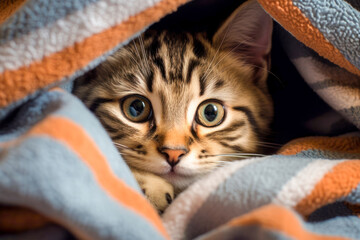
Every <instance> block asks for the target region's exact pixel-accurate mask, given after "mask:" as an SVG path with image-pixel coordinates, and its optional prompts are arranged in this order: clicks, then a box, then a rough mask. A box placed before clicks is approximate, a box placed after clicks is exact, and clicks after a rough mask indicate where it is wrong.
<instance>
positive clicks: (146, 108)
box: [75, 3, 272, 189]
mask: <svg viewBox="0 0 360 240" xmlns="http://www.w3.org/2000/svg"><path fill="white" fill-rule="evenodd" d="M244 9H245V10H244ZM259 10H261V9H259V6H258V5H254V4H253V3H252V4H247V5H245V6H243V7H241V8H240V9H239V10H237V11H236V12H235V13H234V14H233V15H232V16H231V17H230V18H229V19H228V21H227V22H226V23H225V24H224V25H223V26H222V27H221V28H220V29H219V31H218V32H217V33H216V34H215V35H214V37H213V39H211V40H208V39H207V38H206V37H205V36H204V35H203V34H196V35H191V34H189V33H171V32H167V31H164V32H151V31H148V32H146V33H145V34H143V35H141V36H140V37H139V38H137V39H135V40H133V41H132V42H130V43H129V44H128V45H127V46H125V47H124V48H122V49H120V50H119V51H117V52H116V53H115V54H113V55H112V56H110V57H109V58H108V59H107V61H106V62H104V63H103V64H101V65H100V66H99V67H97V68H96V69H95V70H94V71H93V72H92V73H90V75H88V76H85V78H86V81H87V83H84V84H82V83H81V82H80V84H77V86H76V89H75V94H76V95H78V96H80V98H82V100H83V101H84V102H85V103H86V104H87V106H88V107H89V108H90V109H91V110H92V111H93V112H94V113H95V114H96V115H97V117H98V118H99V119H100V121H101V122H102V124H103V126H104V127H105V129H106V130H107V131H108V133H109V135H110V136H111V138H112V140H113V142H114V143H115V145H116V146H117V147H118V149H119V151H120V153H121V154H122V156H123V158H124V159H125V160H126V162H127V163H128V165H129V166H130V167H131V168H135V169H139V170H143V171H148V172H151V173H154V174H156V175H159V176H161V177H163V178H165V179H167V180H168V181H169V182H170V183H171V184H172V185H174V187H175V188H176V189H183V188H185V187H187V186H188V185H189V184H190V183H192V182H193V181H194V180H196V179H197V178H199V177H201V176H203V175H204V174H207V173H208V172H210V171H212V170H213V169H215V168H217V167H219V166H221V165H222V164H223V163H224V162H226V161H229V160H234V159H239V158H237V157H231V156H230V155H233V154H234V153H256V152H258V151H259V148H258V142H259V138H260V137H261V135H262V134H264V133H265V132H266V131H267V130H268V125H269V122H270V121H271V118H272V103H271V99H270V97H269V94H268V91H267V87H266V77H267V66H268V61H267V59H268V54H269V49H270V37H271V20H270V21H269V18H268V17H267V16H266V15H265V13H263V12H262V13H261V14H259V16H257V18H256V19H255V20H254V22H255V23H253V22H250V23H249V22H248V19H247V17H245V18H244V17H243V15H244V14H251V15H253V12H254V11H255V12H259ZM249 11H250V13H248V12H249ZM251 11H253V12H251ZM260 12H261V11H260ZM263 20H264V21H265V23H266V24H265V25H266V26H267V27H268V28H269V29H267V30H262V29H260V31H261V33H260V34H258V33H254V31H253V30H254V27H255V26H256V28H258V27H259V25H264V23H263V22H264V21H263ZM245 23H246V26H245V27H244V29H242V27H236V29H233V28H234V27H233V26H238V24H245ZM249 29H251V30H249ZM256 30H257V31H258V30H259V29H256ZM239 38H240V40H239ZM83 81H84V79H83Z"/></svg>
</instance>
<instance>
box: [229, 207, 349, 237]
mask: <svg viewBox="0 0 360 240" xmlns="http://www.w3.org/2000/svg"><path fill="white" fill-rule="evenodd" d="M227 225H228V226H230V227H237V226H249V225H257V226H262V227H263V228H265V229H269V230H274V231H278V232H281V233H283V234H284V235H286V236H288V237H290V238H293V239H307V240H344V239H347V238H343V237H333V236H324V235H319V234H316V233H312V232H308V231H307V230H306V229H305V228H304V227H303V226H302V225H301V222H300V221H299V219H298V218H297V217H296V216H295V214H294V213H293V212H291V211H290V210H288V209H286V208H284V207H280V206H277V205H266V206H264V207H261V208H259V209H256V210H254V211H252V212H250V213H248V214H245V215H243V216H241V217H239V218H235V219H233V220H231V221H230V222H229V223H228V224H227Z"/></svg>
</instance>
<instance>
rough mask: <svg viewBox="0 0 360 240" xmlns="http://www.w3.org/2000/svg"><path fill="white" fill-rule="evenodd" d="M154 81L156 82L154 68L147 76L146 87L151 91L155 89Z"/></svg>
mask: <svg viewBox="0 0 360 240" xmlns="http://www.w3.org/2000/svg"><path fill="white" fill-rule="evenodd" d="M153 82H154V72H153V71H152V70H150V71H149V73H148V74H147V76H146V87H147V89H148V90H149V92H152V91H153Z"/></svg>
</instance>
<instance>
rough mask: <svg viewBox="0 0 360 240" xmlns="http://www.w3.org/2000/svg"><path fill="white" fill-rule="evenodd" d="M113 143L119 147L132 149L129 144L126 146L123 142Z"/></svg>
mask: <svg viewBox="0 0 360 240" xmlns="http://www.w3.org/2000/svg"><path fill="white" fill-rule="evenodd" d="M113 143H114V144H115V146H117V147H120V148H126V149H130V148H129V147H128V146H125V145H123V144H121V143H117V142H113Z"/></svg>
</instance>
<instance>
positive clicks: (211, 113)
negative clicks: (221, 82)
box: [204, 104, 218, 122]
mask: <svg viewBox="0 0 360 240" xmlns="http://www.w3.org/2000/svg"><path fill="white" fill-rule="evenodd" d="M217 114H218V109H217V107H216V106H215V105H214V104H208V105H207V106H206V107H205V109H204V115H205V117H206V119H207V120H208V121H209V122H212V121H214V120H215V119H216V116H217Z"/></svg>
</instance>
